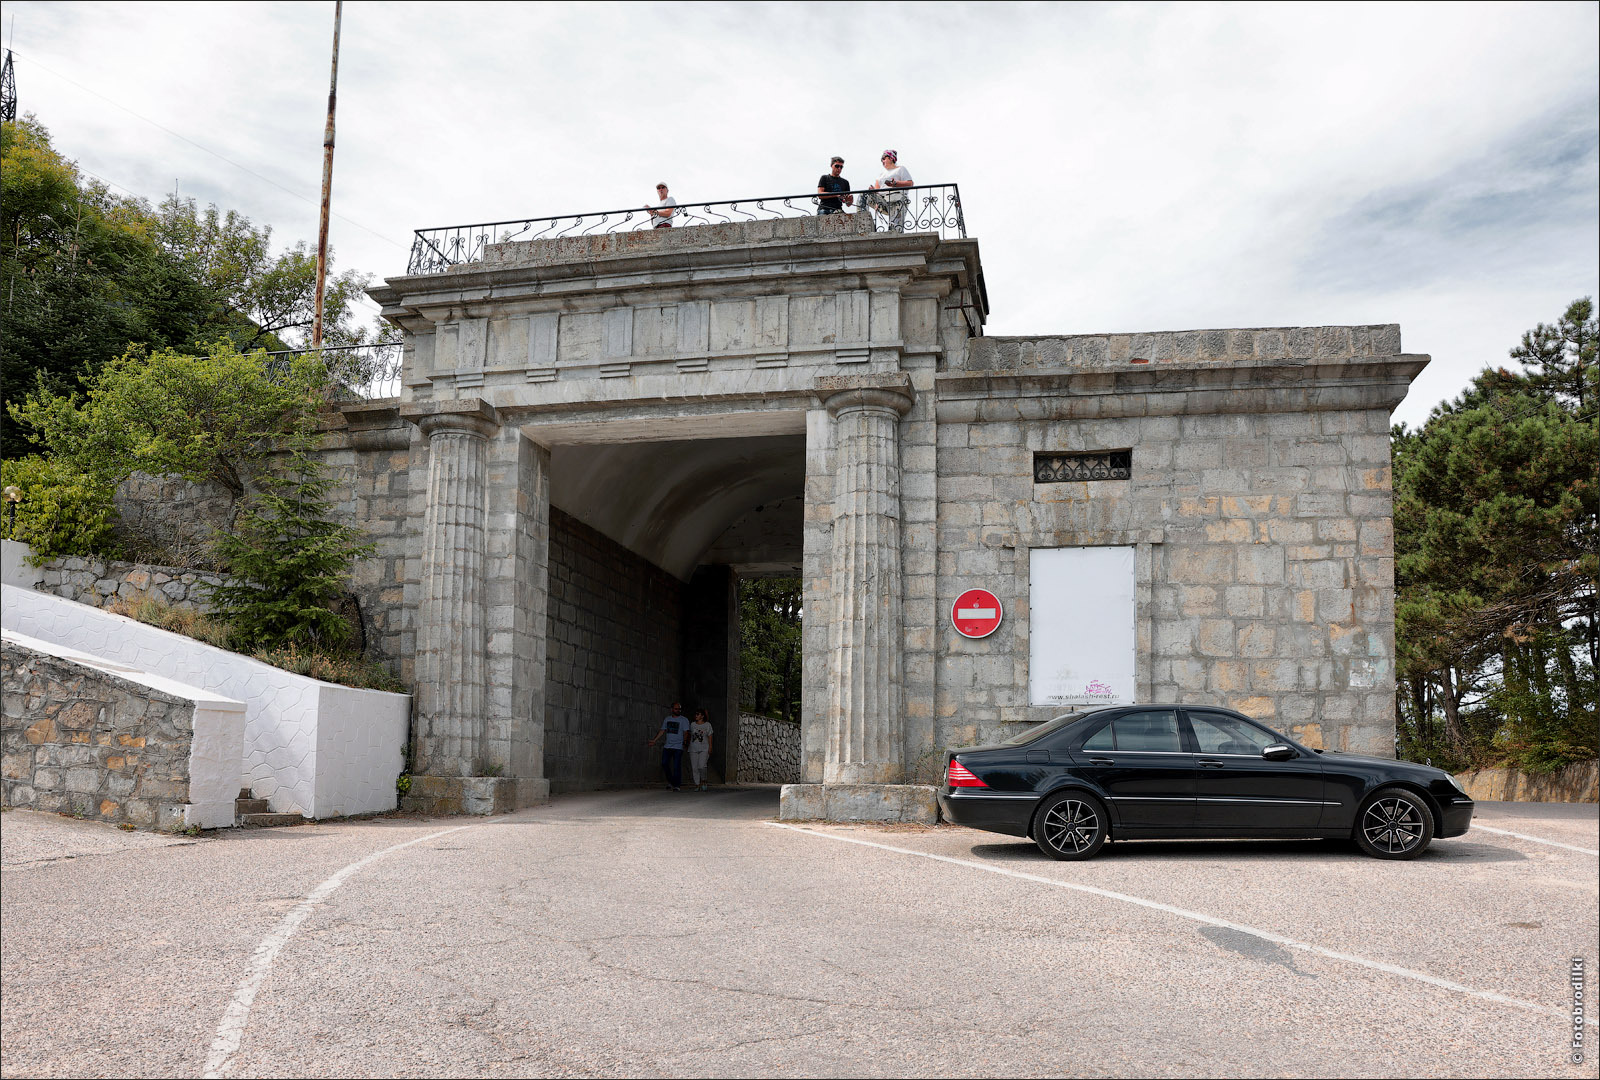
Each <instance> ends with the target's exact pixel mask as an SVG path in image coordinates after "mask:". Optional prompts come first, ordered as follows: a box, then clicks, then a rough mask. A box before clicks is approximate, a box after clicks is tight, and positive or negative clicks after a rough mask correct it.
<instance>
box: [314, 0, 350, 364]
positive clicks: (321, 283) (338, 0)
mask: <svg viewBox="0 0 1600 1080" xmlns="http://www.w3.org/2000/svg"><path fill="white" fill-rule="evenodd" d="M343 15H344V0H335V3H334V5H333V74H332V75H330V76H328V126H327V128H326V129H325V130H324V131H323V133H322V227H321V228H320V229H318V231H317V301H316V309H315V311H314V312H313V314H312V316H311V347H312V348H313V349H320V348H322V297H323V292H324V291H325V289H326V288H327V284H328V201H329V199H330V198H331V197H332V195H333V106H334V102H335V101H336V100H337V99H338V95H339V19H340V18H341V16H343Z"/></svg>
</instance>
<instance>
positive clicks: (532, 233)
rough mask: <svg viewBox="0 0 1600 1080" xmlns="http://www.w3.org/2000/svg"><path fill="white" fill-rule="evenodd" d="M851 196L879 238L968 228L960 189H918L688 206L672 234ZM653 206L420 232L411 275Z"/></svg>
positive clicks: (637, 218) (623, 221)
mask: <svg viewBox="0 0 1600 1080" xmlns="http://www.w3.org/2000/svg"><path fill="white" fill-rule="evenodd" d="M846 195H848V196H850V197H851V198H852V200H853V202H854V204H855V205H854V206H848V207H846V208H845V211H844V212H846V213H856V214H862V213H865V214H871V215H872V222H873V227H874V230H875V231H877V232H908V233H927V232H936V233H938V234H939V235H940V236H941V237H943V238H945V239H951V238H953V237H965V236H966V235H967V223H966V219H965V217H963V215H962V210H961V190H960V188H959V187H958V186H957V185H955V184H918V185H917V186H915V187H907V188H890V189H886V190H881V191H874V190H870V189H866V190H859V191H850V192H840V193H839V195H837V196H832V195H830V196H822V195H817V194H814V193H810V192H808V193H805V194H801V195H771V196H766V197H764V198H759V199H724V200H721V201H719V202H699V203H684V204H682V205H681V206H678V207H676V208H675V209H674V210H673V214H672V218H671V223H672V224H671V227H672V228H687V227H691V226H695V225H725V224H728V223H730V222H739V221H768V220H772V219H775V218H802V217H810V216H812V215H814V214H817V213H818V211H819V210H820V209H821V208H822V201H823V199H824V198H827V199H830V200H831V199H836V198H840V197H842V196H846ZM648 210H649V208H648V207H645V206H637V207H633V208H631V209H625V210H602V211H597V212H593V213H588V214H561V215H557V216H555V217H540V218H521V219H519V220H515V221H491V222H487V223H485V224H482V225H451V226H446V227H444V228H439V229H418V230H417V231H416V237H415V239H414V240H413V241H412V244H411V260H410V262H409V263H408V264H407V266H406V272H407V273H408V274H437V273H439V272H441V271H443V270H448V269H449V268H450V267H452V266H459V265H461V264H463V263H472V262H477V261H478V260H480V259H482V258H483V256H484V251H485V249H487V248H488V247H489V246H490V245H491V244H503V243H508V242H510V241H523V240H553V239H556V238H558V237H564V236H591V235H594V234H597V233H618V232H635V231H638V232H644V231H647V230H650V229H653V228H655V227H656V223H657V222H659V221H661V220H662V219H661V218H659V217H656V216H653V215H651V214H650V213H649V212H648Z"/></svg>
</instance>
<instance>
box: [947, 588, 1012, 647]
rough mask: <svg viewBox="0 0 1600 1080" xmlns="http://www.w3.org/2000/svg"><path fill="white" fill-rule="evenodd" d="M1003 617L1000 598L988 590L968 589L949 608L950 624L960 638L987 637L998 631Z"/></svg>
mask: <svg viewBox="0 0 1600 1080" xmlns="http://www.w3.org/2000/svg"><path fill="white" fill-rule="evenodd" d="M1004 615H1005V612H1004V611H1003V610H1002V609H1001V607H1000V598H999V597H998V596H996V595H995V594H994V593H992V592H990V591H989V590H988V589H968V590H967V591H966V592H964V593H962V594H961V595H960V596H958V597H956V602H955V603H954V604H953V605H952V606H951V608H950V622H951V624H952V625H954V626H955V628H956V633H958V634H960V635H961V636H962V637H970V638H981V637H988V636H989V635H990V634H992V633H994V632H995V631H996V630H998V629H1000V619H1001V618H1002V617H1003V616H1004Z"/></svg>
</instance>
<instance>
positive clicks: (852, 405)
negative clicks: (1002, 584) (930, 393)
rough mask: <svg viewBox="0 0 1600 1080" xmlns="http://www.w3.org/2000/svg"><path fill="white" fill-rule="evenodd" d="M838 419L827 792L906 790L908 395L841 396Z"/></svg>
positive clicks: (879, 391)
mask: <svg viewBox="0 0 1600 1080" xmlns="http://www.w3.org/2000/svg"><path fill="white" fill-rule="evenodd" d="M824 405H825V407H826V408H827V410H828V412H829V414H830V415H831V416H833V418H834V425H835V427H834V497H833V552H832V562H833V567H832V575H831V576H832V590H831V591H832V593H833V604H834V607H833V621H832V624H831V626H830V628H829V643H828V644H829V679H828V682H829V687H828V711H827V735H828V742H827V757H826V759H825V761H824V764H823V775H822V780H823V783H824V784H825V785H828V784H899V783H901V782H902V780H903V779H904V774H905V761H904V756H905V738H904V725H905V721H904V717H903V716H902V715H901V708H900V704H901V702H900V680H901V649H902V636H903V631H902V626H901V598H902V588H901V582H900V452H899V444H900V435H899V428H900V417H901V416H902V415H903V414H904V413H905V412H906V410H908V409H909V408H910V407H911V396H910V391H909V389H908V388H907V389H901V388H899V387H893V386H891V387H874V388H859V389H847V390H841V391H839V392H836V393H834V394H831V395H830V396H828V397H827V398H826V399H825V401H824Z"/></svg>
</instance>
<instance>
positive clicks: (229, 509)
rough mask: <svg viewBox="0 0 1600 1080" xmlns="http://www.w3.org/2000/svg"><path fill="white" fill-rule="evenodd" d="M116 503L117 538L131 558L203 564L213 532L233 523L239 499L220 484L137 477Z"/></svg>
mask: <svg viewBox="0 0 1600 1080" xmlns="http://www.w3.org/2000/svg"><path fill="white" fill-rule="evenodd" d="M111 503H112V505H113V506H114V507H115V508H116V511H117V525H116V537H117V539H118V540H119V541H120V542H121V543H122V544H124V545H126V546H128V547H130V548H132V549H133V551H132V552H130V554H132V553H140V554H144V555H145V556H146V557H147V558H161V559H174V560H176V561H178V562H180V563H182V564H184V565H188V564H189V561H190V560H191V559H194V558H202V559H203V557H204V550H205V546H206V544H207V542H208V541H209V540H210V539H211V534H212V530H213V529H214V528H216V527H217V526H219V525H224V524H226V523H227V522H228V521H229V520H231V519H232V516H233V504H234V498H233V493H232V492H230V491H229V490H228V489H227V488H225V487H223V486H222V485H221V484H212V483H204V484H195V483H190V482H189V481H188V480H185V479H184V478H183V477H181V476H151V475H150V474H149V473H141V472H136V473H134V474H133V475H131V476H129V477H128V478H127V479H126V480H124V481H123V482H122V483H120V484H118V485H117V489H116V491H114V492H113V493H112V496H111ZM202 565H204V563H202Z"/></svg>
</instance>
